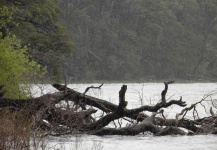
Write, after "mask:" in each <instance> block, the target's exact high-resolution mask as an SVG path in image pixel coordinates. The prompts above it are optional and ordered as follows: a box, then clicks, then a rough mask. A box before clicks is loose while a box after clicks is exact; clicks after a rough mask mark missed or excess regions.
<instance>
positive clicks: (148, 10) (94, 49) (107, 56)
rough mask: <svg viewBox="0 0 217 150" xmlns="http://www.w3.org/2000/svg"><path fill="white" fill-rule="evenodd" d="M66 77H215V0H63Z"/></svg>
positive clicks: (132, 78)
mask: <svg viewBox="0 0 217 150" xmlns="http://www.w3.org/2000/svg"><path fill="white" fill-rule="evenodd" d="M60 7H61V8H62V9H63V10H64V13H63V17H61V21H62V23H63V24H64V25H65V26H66V27H67V29H68V30H69V32H70V33H72V34H73V41H74V42H75V43H76V51H75V52H74V54H73V55H72V56H71V58H70V59H68V60H67V62H65V64H64V67H65V68H67V69H65V72H64V74H65V76H66V77H67V78H68V80H72V81H73V80H81V79H84V80H140V79H141V80H143V79H166V78H176V79H201V78H209V79H215V77H216V73H217V70H216V68H217V56H216V54H217V44H216V42H215V41H216V37H217V36H216V35H217V32H216V31H217V21H216V19H217V18H216V17H217V1H216V0H206V1H204V0H64V1H60Z"/></svg>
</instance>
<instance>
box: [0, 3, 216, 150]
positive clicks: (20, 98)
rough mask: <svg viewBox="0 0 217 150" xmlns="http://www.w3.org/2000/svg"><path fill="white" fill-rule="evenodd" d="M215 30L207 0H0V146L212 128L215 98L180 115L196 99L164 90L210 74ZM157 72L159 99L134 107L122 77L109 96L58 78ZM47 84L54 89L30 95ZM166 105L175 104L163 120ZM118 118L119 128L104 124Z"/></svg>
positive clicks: (146, 77)
mask: <svg viewBox="0 0 217 150" xmlns="http://www.w3.org/2000/svg"><path fill="white" fill-rule="evenodd" d="M216 38H217V1H216V0H206V1H204V0H0V74H1V76H0V121H1V124H0V135H1V136H0V149H7V148H8V149H26V148H27V149H28V148H29V147H30V145H29V144H30V141H31V140H30V138H32V137H34V136H36V137H42V138H43V137H46V136H61V135H67V134H89V135H131V136H133V135H138V134H141V133H144V132H149V133H151V134H153V135H154V136H164V135H177V134H179V135H202V134H203V135H204V134H216V133H217V129H216V126H217V120H216V118H217V117H216V112H215V111H213V108H216V107H217V106H216V104H214V103H213V104H212V106H211V107H210V108H206V109H209V113H207V114H208V116H205V117H203V118H200V117H195V118H192V119H189V118H185V115H186V114H187V113H189V111H193V115H194V113H196V114H197V109H196V108H197V106H198V105H202V106H203V102H204V101H206V99H201V100H198V102H196V103H193V104H191V105H190V106H187V102H186V101H185V100H182V97H180V99H170V98H168V97H166V94H167V91H168V87H169V86H170V84H173V83H174V81H173V80H185V81H201V80H202V81H216V79H217V78H216V75H217V43H216V40H217V39H216ZM157 80H158V81H165V82H163V84H164V89H162V92H161V93H159V95H160V96H161V99H160V101H159V102H158V103H155V104H152V105H151V104H150V105H149V104H147V105H143V106H141V107H137V108H128V107H127V106H128V102H127V100H125V93H126V92H127V85H125V84H124V85H122V87H121V88H120V91H117V93H118V92H119V97H118V98H117V99H118V102H119V103H118V104H113V103H111V102H109V101H108V100H104V99H99V98H96V97H92V96H89V95H88V94H86V93H87V92H88V91H89V90H90V89H100V88H101V87H102V86H103V84H101V85H99V86H98V87H96V86H90V87H87V88H86V90H85V91H84V92H83V93H82V92H78V91H76V90H74V89H70V88H69V87H68V86H67V85H68V84H70V83H82V82H98V83H99V82H101V81H103V82H113V81H117V82H121V81H128V82H145V81H157ZM51 82H52V83H55V84H52V86H53V87H54V88H55V89H56V92H53V93H45V94H43V95H41V96H38V97H32V96H31V86H32V85H34V84H37V83H45V84H47V83H51ZM63 82H65V83H64V84H59V83H63ZM208 97H211V95H208ZM62 104H64V105H62ZM174 105H176V106H179V107H181V108H183V109H182V111H181V112H177V114H176V116H175V118H166V117H165V116H164V109H166V108H168V107H171V106H174ZM97 111H101V112H102V115H101V116H100V117H99V118H94V114H95V113H96V112H97ZM146 112H151V113H152V114H151V115H147V114H146ZM159 114H160V115H161V116H162V117H158V116H157V115H159ZM125 118H127V121H128V122H129V123H130V124H129V125H128V126H126V127H121V128H116V127H111V128H110V127H108V126H107V125H108V124H109V123H111V122H113V121H115V120H119V119H125ZM181 128H182V129H183V128H184V129H185V130H182V129H181ZM186 130H187V131H186ZM10 140H11V141H12V142H11V141H10Z"/></svg>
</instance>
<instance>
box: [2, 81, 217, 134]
mask: <svg viewBox="0 0 217 150" xmlns="http://www.w3.org/2000/svg"><path fill="white" fill-rule="evenodd" d="M172 83H173V81H169V82H164V85H165V88H164V90H163V91H162V93H161V101H160V102H158V103H157V104H155V105H145V106H141V107H138V108H133V109H128V108H127V104H128V102H127V101H126V100H125V93H126V91H127V85H123V86H122V87H121V89H120V91H119V104H118V105H115V104H113V103H111V102H108V101H106V100H103V99H98V98H95V97H92V96H88V95H86V93H87V91H88V90H89V89H91V88H94V89H97V88H101V86H103V84H102V85H100V86H99V87H93V86H92V87H88V88H86V90H85V92H84V93H80V92H77V91H75V90H73V89H70V88H68V87H67V86H66V85H60V84H53V87H54V88H56V89H57V90H58V92H54V93H52V94H45V95H43V96H41V97H37V98H29V99H10V98H6V97H4V89H3V88H4V87H3V86H1V87H0V93H1V96H0V111H1V112H5V111H7V112H10V113H20V112H22V113H24V114H25V117H26V118H28V119H32V120H34V121H33V123H32V127H31V128H32V130H34V131H35V130H37V132H38V133H40V135H41V136H46V135H55V136H57V135H63V134H74V133H87V134H95V135H137V134H140V133H144V132H150V133H152V134H154V135H158V136H163V135H171V134H180V135H188V134H191V135H196V134H216V133H217V115H215V113H214V112H213V110H212V109H210V116H208V117H204V118H201V119H192V120H189V119H186V118H185V115H186V113H187V112H188V111H189V110H192V109H194V110H196V106H197V105H198V104H200V103H202V101H203V100H204V99H202V100H201V101H199V102H197V103H195V104H192V105H191V106H190V107H186V105H187V104H186V102H185V101H183V100H182V97H181V98H180V99H179V100H169V101H167V100H166V94H167V90H168V86H169V84H172ZM1 91H2V92H1ZM63 102H65V104H66V105H62V104H63ZM69 102H70V104H69ZM172 105H178V106H180V107H183V110H182V111H181V112H177V115H176V117H175V118H170V119H167V118H165V117H164V110H163V108H167V107H169V106H172ZM97 111H102V112H103V115H102V116H101V117H100V118H99V119H96V118H94V117H93V114H94V113H96V112H97ZM145 111H146V112H147V111H148V112H152V115H150V116H148V115H146V114H145V113H144V112H145ZM1 114H5V113H1ZM157 114H162V116H163V117H156V115H157ZM180 117H181V119H179V118H180ZM121 118H129V119H130V120H131V121H130V122H129V123H130V124H129V125H127V126H125V127H120V128H117V127H108V125H109V124H110V123H111V122H113V121H115V120H118V119H121ZM129 119H126V120H128V121H129ZM180 127H181V128H180ZM182 128H184V129H187V131H188V132H186V131H184V130H182Z"/></svg>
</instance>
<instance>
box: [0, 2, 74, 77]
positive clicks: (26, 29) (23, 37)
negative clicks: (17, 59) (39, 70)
mask: <svg viewBox="0 0 217 150" xmlns="http://www.w3.org/2000/svg"><path fill="white" fill-rule="evenodd" d="M57 4H58V1H57V0H34V1H33V0H31V1H29V0H22V1H11V0H9V1H5V2H4V3H3V8H7V9H8V10H10V11H11V12H9V13H8V12H7V11H6V10H4V9H2V11H4V12H5V13H1V15H2V16H3V18H7V20H6V21H5V20H4V21H5V22H6V23H4V24H2V26H3V25H4V30H1V28H0V31H1V32H2V33H3V37H5V36H6V35H8V34H9V33H11V34H15V35H16V37H17V38H18V39H20V44H21V45H22V46H24V45H27V46H28V54H30V55H31V56H32V58H33V59H34V60H35V61H37V62H38V63H40V64H41V65H42V66H46V67H47V70H48V72H49V74H50V75H51V76H55V72H56V71H57V70H58V69H57V66H58V65H59V64H60V63H61V62H62V61H63V59H64V58H65V57H67V56H68V54H69V53H71V52H72V49H73V48H74V43H73V42H72V40H71V36H70V35H69V34H68V33H66V30H65V28H64V27H63V26H62V25H61V24H60V23H59V22H58V17H59V15H60V13H61V10H60V9H59V8H58V5H57ZM6 6H7V7H6ZM12 12H13V13H12ZM11 20H12V21H11ZM0 21H1V20H0ZM10 22H14V23H16V25H11V23H10ZM0 23H1V22H0ZM0 26H1V25H0ZM5 31H7V32H5ZM51 62H52V63H51ZM55 69H57V70H55Z"/></svg>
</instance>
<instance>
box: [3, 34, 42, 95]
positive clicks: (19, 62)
mask: <svg viewBox="0 0 217 150" xmlns="http://www.w3.org/2000/svg"><path fill="white" fill-rule="evenodd" d="M1 37H2V36H1V35H0V48H1V49H0V74H1V77H0V84H1V85H4V86H5V87H4V88H5V90H6V94H5V96H7V97H12V98H22V97H23V96H25V94H24V91H22V90H20V86H21V84H23V85H25V84H27V83H29V82H30V81H31V79H32V78H34V77H36V76H37V77H38V76H39V75H38V73H39V72H40V70H41V66H40V65H39V64H37V63H36V62H35V61H33V60H30V59H31V57H30V56H29V55H27V53H26V52H27V48H26V47H21V46H20V44H19V40H17V38H16V37H15V36H14V35H11V36H7V37H5V38H4V39H3V38H1Z"/></svg>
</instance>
